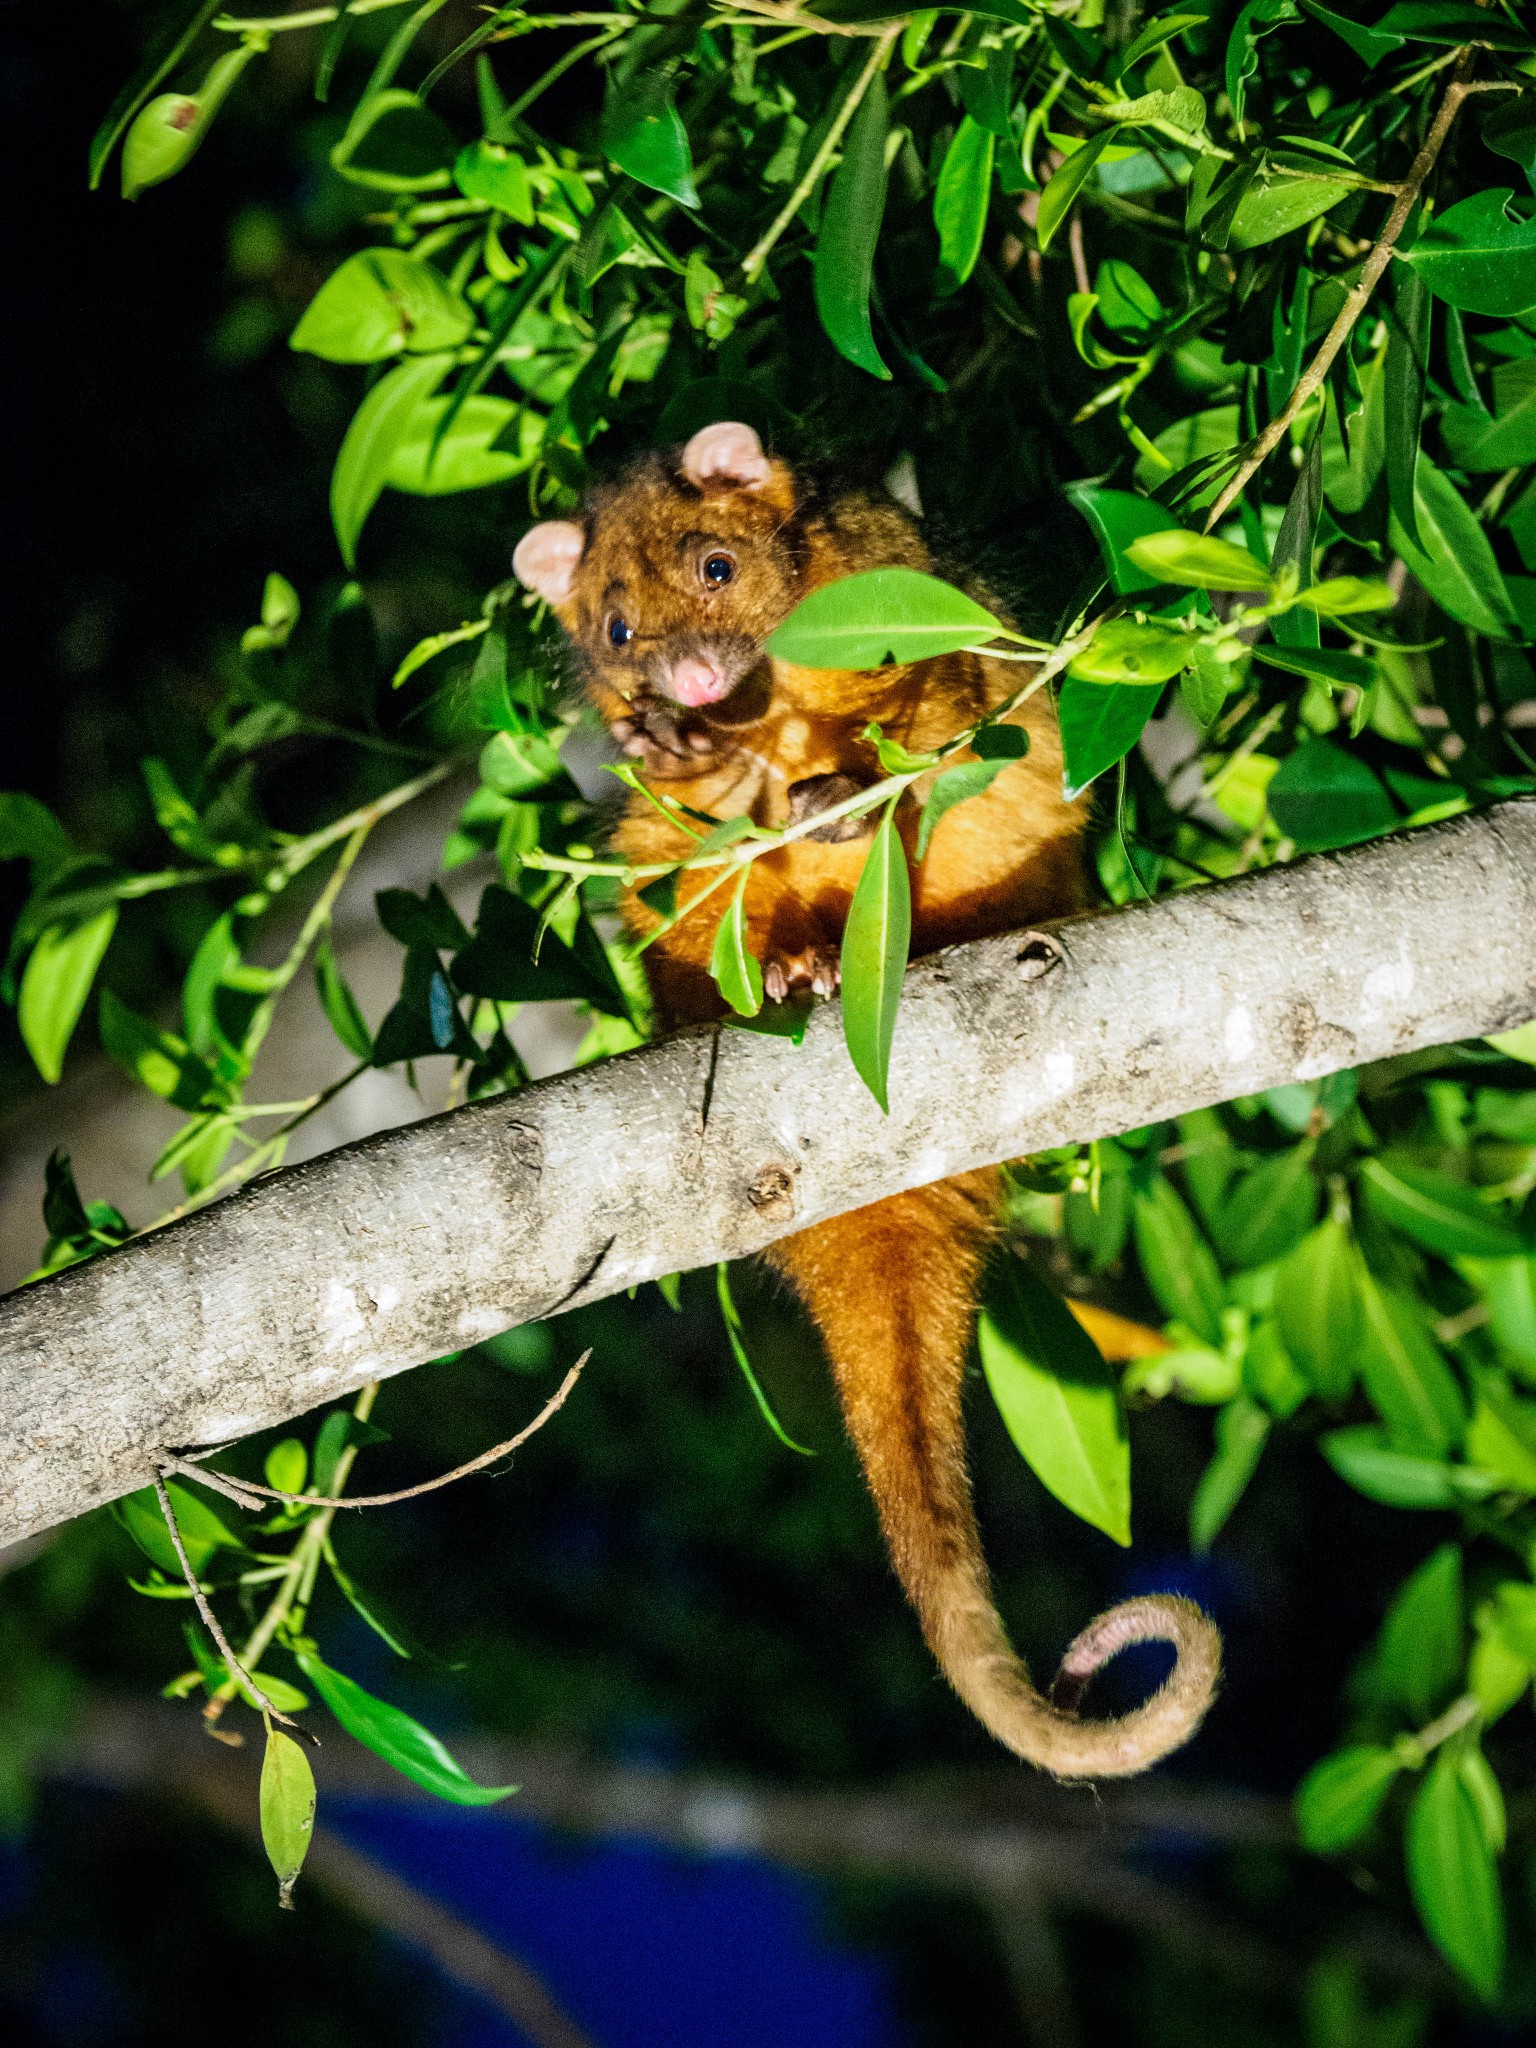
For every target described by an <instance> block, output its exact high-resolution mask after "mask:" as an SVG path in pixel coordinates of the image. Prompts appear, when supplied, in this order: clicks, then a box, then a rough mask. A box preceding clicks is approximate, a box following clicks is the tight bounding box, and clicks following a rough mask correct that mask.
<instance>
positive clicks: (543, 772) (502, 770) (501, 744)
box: [479, 732, 560, 796]
mask: <svg viewBox="0 0 1536 2048" xmlns="http://www.w3.org/2000/svg"><path fill="white" fill-rule="evenodd" d="M479 772H480V780H481V781H482V782H483V783H485V785H486V786H487V788H489V789H494V790H495V791H496V792H497V794H498V795H499V796H528V795H530V794H531V793H532V792H533V791H534V790H536V789H543V788H544V787H545V786H546V784H548V783H550V782H553V781H554V779H555V777H556V776H557V775H558V774H559V773H560V755H559V752H558V750H557V748H556V746H555V744H554V742H553V741H552V740H549V739H546V738H545V737H544V735H543V734H542V733H535V732H498V733H495V734H493V735H492V737H491V738H490V739H488V740H487V741H486V743H485V745H484V746H483V747H482V748H481V749H480V761H479Z"/></svg>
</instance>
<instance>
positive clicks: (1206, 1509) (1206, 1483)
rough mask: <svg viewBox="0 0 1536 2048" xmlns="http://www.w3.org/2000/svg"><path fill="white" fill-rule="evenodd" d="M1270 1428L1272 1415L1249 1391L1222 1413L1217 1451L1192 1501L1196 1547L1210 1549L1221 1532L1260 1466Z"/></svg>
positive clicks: (1191, 1524) (1192, 1534) (1218, 1420)
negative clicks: (1268, 1413) (1252, 1397)
mask: <svg viewBox="0 0 1536 2048" xmlns="http://www.w3.org/2000/svg"><path fill="white" fill-rule="evenodd" d="M1269 1429H1270V1422H1269V1417H1268V1416H1267V1415H1266V1414H1265V1413H1264V1410H1263V1409H1262V1408H1260V1407H1259V1406H1258V1404H1257V1402H1254V1401H1250V1400H1249V1399H1248V1397H1247V1395H1246V1394H1239V1395H1238V1396H1237V1398H1236V1399H1235V1400H1232V1401H1229V1402H1228V1403H1227V1404H1226V1406H1225V1407H1224V1408H1223V1409H1221V1410H1220V1412H1219V1413H1218V1415H1217V1417H1216V1452H1215V1455H1214V1456H1213V1457H1212V1459H1211V1462H1210V1463H1209V1464H1208V1465H1207V1466H1206V1468H1205V1470H1204V1471H1203V1472H1202V1473H1201V1475H1200V1483H1199V1485H1198V1486H1197V1487H1196V1488H1195V1491H1194V1495H1193V1497H1192V1498H1191V1500H1190V1503H1189V1543H1190V1548H1191V1549H1192V1550H1197V1551H1206V1550H1209V1549H1210V1547H1211V1545H1212V1544H1213V1543H1214V1542H1215V1541H1216V1538H1217V1537H1218V1536H1219V1535H1220V1534H1221V1531H1222V1529H1223V1528H1224V1527H1225V1526H1226V1522H1227V1518H1228V1516H1229V1515H1230V1514H1231V1513H1232V1510H1233V1509H1234V1508H1235V1507H1236V1506H1237V1504H1238V1502H1239V1501H1240V1500H1241V1499H1242V1497H1243V1494H1244V1492H1245V1491H1246V1490H1247V1486H1248V1482H1249V1480H1250V1479H1252V1477H1253V1475H1254V1473H1255V1472H1256V1471H1257V1470H1258V1468H1259V1459H1260V1458H1261V1457H1262V1456H1263V1452H1264V1446H1265V1444H1266V1443H1267V1442H1268V1440H1269Z"/></svg>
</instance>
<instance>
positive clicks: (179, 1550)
mask: <svg viewBox="0 0 1536 2048" xmlns="http://www.w3.org/2000/svg"><path fill="white" fill-rule="evenodd" d="M169 1462H170V1461H169V1460H167V1461H166V1463H169ZM155 1492H156V1494H157V1495H158V1496H159V1500H160V1512H161V1514H162V1515H164V1517H165V1526H166V1527H167V1529H169V1530H170V1532H171V1542H172V1544H173V1545H174V1546H175V1550H176V1555H177V1557H178V1559H179V1560H180V1562H181V1575H182V1577H183V1578H184V1579H185V1580H186V1582H187V1587H188V1590H189V1591H190V1593H191V1595H192V1598H193V1599H194V1600H195V1601H196V1602H197V1611H198V1613H199V1614H200V1615H201V1616H202V1617H203V1626H204V1627H205V1628H206V1629H207V1631H208V1633H209V1635H211V1636H212V1637H213V1640H214V1642H215V1643H216V1644H217V1645H218V1649H219V1655H220V1656H221V1657H222V1658H223V1659H224V1662H225V1665H226V1666H227V1668H228V1670H229V1673H230V1675H231V1677H233V1678H236V1679H238V1680H239V1682H240V1684H241V1685H243V1686H244V1687H245V1689H246V1690H247V1692H249V1693H250V1695H251V1698H252V1699H253V1700H254V1701H255V1702H256V1704H257V1706H258V1707H260V1709H261V1711H262V1712H263V1713H264V1714H270V1715H271V1716H272V1719H273V1720H274V1721H281V1722H282V1723H283V1725H284V1726H285V1727H287V1728H298V1726H299V1724H298V1722H297V1721H295V1720H294V1718H293V1716H292V1715H291V1714H285V1713H282V1712H281V1711H280V1710H279V1709H278V1708H277V1707H275V1706H274V1705H273V1704H272V1702H271V1700H269V1699H268V1698H267V1696H266V1694H265V1693H264V1692H263V1691H262V1689H261V1687H260V1686H259V1685H258V1684H257V1683H256V1681H255V1679H254V1678H253V1677H252V1676H251V1674H250V1672H249V1671H247V1670H246V1668H245V1666H244V1665H243V1664H242V1663H241V1662H240V1659H239V1658H238V1657H237V1656H236V1655H235V1653H234V1650H233V1649H232V1648H231V1646H230V1641H229V1638H228V1636H226V1635H225V1633H224V1631H223V1629H221V1628H220V1626H219V1618H218V1616H217V1615H216V1614H215V1613H214V1611H213V1608H212V1607H211V1606H210V1604H209V1601H208V1596H207V1594H206V1593H204V1591H203V1589H202V1585H201V1584H200V1582H199V1580H198V1576H197V1573H196V1572H195V1571H193V1569H192V1564H191V1560H190V1559H189V1558H188V1556H187V1549H186V1545H185V1544H184V1543H183V1542H182V1540H181V1531H180V1529H178V1528H177V1526H176V1510H175V1509H174V1508H173V1507H172V1506H171V1496H170V1495H169V1493H167V1492H166V1489H165V1479H164V1477H163V1475H162V1473H161V1472H157V1473H156V1474H155ZM299 1732H300V1733H301V1734H305V1733H306V1732H307V1731H305V1730H303V1729H300V1731H299ZM310 1739H311V1740H313V1738H312V1737H311V1738H310Z"/></svg>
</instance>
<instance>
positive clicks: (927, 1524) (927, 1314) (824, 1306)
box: [768, 1171, 1221, 1778]
mask: <svg viewBox="0 0 1536 2048" xmlns="http://www.w3.org/2000/svg"><path fill="white" fill-rule="evenodd" d="M996 1194H997V1177H996V1175H995V1173H993V1172H991V1171H984V1172H978V1173H971V1174H965V1175H962V1176H961V1177H960V1178H958V1179H956V1180H951V1181H945V1182H942V1183H940V1184H938V1185H936V1186H933V1187H927V1188H918V1189H915V1190H913V1192H911V1193H910V1194H905V1195H895V1196H892V1197H891V1198H890V1199H889V1200H888V1201H884V1202H877V1203H875V1204H873V1205H872V1206H871V1207H870V1208H867V1209H860V1210H857V1211H855V1212H854V1213H853V1214H852V1215H849V1216H841V1217H837V1218H835V1219H834V1220H833V1221H832V1222H829V1223H822V1224H818V1225H817V1226H816V1227H815V1228H814V1229H812V1230H807V1231H804V1232H802V1233H800V1234H799V1235H798V1236H795V1237H790V1238H785V1239H783V1240H781V1241H780V1243H778V1244H777V1245H775V1246H774V1247H773V1248H772V1249H771V1251H770V1252H769V1253H768V1257H769V1259H770V1260H771V1262H772V1263H773V1264H774V1265H775V1266H776V1267H778V1269H779V1270H780V1271H781V1272H782V1273H784V1274H785V1275H786V1276H787V1277H788V1278H789V1279H790V1280H791V1281H792V1282H793V1283H794V1285H795V1287H796V1288H797V1290H798V1291H799V1294H800V1296H801V1299H802V1300H803V1301H804V1303H805V1305H806V1307H807V1309H808V1310H809V1311H810V1314H811V1316H812V1317H813V1319H814V1320H815V1322H816V1324H817V1326H818V1327H819V1329H820V1331H821V1333H822V1338H823V1341H824V1342H825V1344H826V1347H827V1351H828V1353H829V1355H830V1357H831V1360H832V1367H833V1372H834V1374H835V1376H836V1380H837V1386H838V1392H839V1394H840V1395H841V1397H842V1404H843V1412H844V1415H845V1416H846V1418H847V1423H848V1430H849V1434H850V1435H851V1436H852V1438H853V1441H854V1444H855V1446H856V1448H857V1450H858V1453H859V1457H860V1459H861V1461H862V1463H863V1466H864V1472H865V1476H866V1477H867V1479H868V1481H869V1486H870V1491H871V1492H872V1493H873V1495H874V1497H875V1505H876V1507H877V1508H878V1510H879V1514H880V1521H881V1525H882V1527H883V1528H884V1531H885V1537H886V1542H887V1543H888V1544H889V1546H890V1552H891V1559H892V1562H893V1563H894V1565H895V1567H896V1572H897V1576H898V1577H899V1578H900V1580H901V1583H902V1585H903V1587H904V1588H905V1589H906V1593H907V1597H908V1598H909V1599H910V1600H911V1602H912V1605H913V1607H914V1608H915V1609H916V1610H917V1615H918V1619H919V1620H920V1622H921V1623H922V1629H923V1634H924V1636H925V1638H926V1639H927V1642H928V1646H929V1648H930V1649H931V1650H932V1651H933V1654H934V1655H935V1657H937V1659H938V1660H939V1663H940V1664H941V1665H942V1667H943V1669H944V1673H945V1676H946V1677H947V1678H948V1679H949V1682H950V1684H951V1685H952V1686H953V1687H954V1689H955V1691H956V1692H957V1693H958V1694H959V1695H960V1697H961V1699H963V1700H964V1701H965V1703H966V1705H967V1706H968V1707H969V1708H970V1709H971V1711H972V1713H973V1714H975V1715H976V1717H977V1719H978V1720H979V1721H980V1722H981V1723H982V1724H983V1726H984V1727H986V1728H988V1729H989V1730H990V1731H991V1733H992V1734H993V1735H995V1736H996V1737H997V1738H998V1740H999V1741H1000V1742H1003V1743H1006V1745H1007V1746H1008V1748H1009V1749H1011V1750H1013V1751H1014V1752H1015V1754H1016V1755H1018V1756H1021V1757H1023V1758H1024V1759H1025V1760H1026V1761H1027V1762H1029V1763H1032V1764H1036V1765H1038V1766H1039V1767H1040V1769H1042V1770H1045V1771H1049V1772H1051V1773H1052V1775H1053V1776H1055V1777H1058V1778H1121V1777H1129V1776H1131V1775H1132V1774H1133V1773H1135V1772H1137V1771H1144V1770H1146V1769H1148V1768H1149V1767H1150V1766H1151V1765H1152V1764H1155V1763H1156V1762H1157V1761H1158V1759H1159V1758H1160V1757H1164V1756H1166V1755H1167V1754H1168V1753H1169V1751H1170V1750H1174V1749H1177V1748H1178V1747H1179V1745H1180V1744H1181V1743H1183V1742H1186V1741H1187V1740H1188V1739H1189V1737H1190V1736H1191V1735H1192V1734H1193V1733H1194V1732H1195V1730H1196V1728H1197V1727H1198V1726H1199V1725H1200V1721H1201V1719H1202V1717H1203V1716H1204V1714H1205V1710H1206V1708H1207V1707H1208V1706H1209V1705H1210V1703H1211V1699H1212V1697H1213V1695H1214V1693H1215V1690H1216V1683H1217V1679H1218V1677H1219V1676H1220V1669H1221V1637H1220V1635H1219V1634H1218V1633H1217V1630H1216V1627H1215V1624H1214V1623H1213V1622H1212V1621H1211V1620H1210V1619H1209V1618H1208V1617H1207V1616H1206V1615H1205V1614H1203V1613H1202V1612H1201V1610H1200V1609H1199V1608H1198V1607H1196V1606H1195V1605H1194V1604H1193V1603H1192V1602H1191V1601H1188V1600H1181V1599H1177V1598H1175V1597H1174V1596H1172V1595H1169V1594H1150V1595H1146V1596H1144V1597H1142V1598H1140V1599H1136V1600H1128V1601H1126V1602H1125V1603H1124V1604H1123V1605H1121V1606H1119V1607H1112V1608H1110V1609H1109V1610H1108V1612H1106V1613H1104V1614H1101V1615H1100V1616H1099V1617H1098V1618H1097V1620H1095V1621H1093V1622H1091V1623H1090V1624H1089V1626H1088V1627H1087V1628H1086V1629H1084V1631H1083V1632H1082V1634H1081V1635H1080V1636H1078V1638H1077V1639H1076V1641H1075V1642H1074V1643H1073V1644H1072V1645H1071V1647H1070V1648H1069V1649H1068V1651H1067V1654H1066V1656H1065V1657H1064V1659H1063V1660H1062V1665H1061V1671H1060V1673H1059V1675H1058V1677H1057V1680H1056V1683H1055V1685H1054V1687H1053V1688H1052V1692H1051V1697H1050V1698H1049V1699H1047V1698H1045V1697H1043V1696H1042V1695H1041V1694H1040V1693H1039V1692H1037V1691H1036V1689H1035V1687H1034V1685H1033V1684H1032V1683H1031V1680H1030V1676H1029V1672H1028V1671H1027V1670H1026V1668H1025V1666H1024V1663H1023V1660H1022V1659H1021V1658H1020V1657H1019V1656H1018V1655H1017V1654H1016V1653H1015V1651H1014V1650H1013V1648H1012V1646H1011V1645H1010V1644H1009V1641H1008V1638H1007V1635H1006V1633H1005V1632H1004V1629H1003V1624H1002V1621H1001V1618H1000V1617H999V1615H998V1612H997V1609H996V1608H995V1607H994V1605H993V1603H992V1593H991V1588H990V1585H989V1582H988V1576H987V1567H986V1561H985V1559H984V1558H983V1556H982V1552H981V1539H980V1535H979V1533H978V1531H977V1527H976V1516H975V1510H974V1508H973V1506H972V1503H971V1488H970V1479H969V1476H968V1474H967V1471H966V1464H965V1436H964V1423H963V1420H962V1415H961V1388H962V1379H963V1374H964V1368H965V1357H966V1352H967V1349H968V1347H969V1344H970V1338H971V1325H972V1321H973V1318H974V1316H975V1305H976V1294H977V1288H978V1286H979V1283H980V1278H981V1270H982V1266H983V1264H984V1262H985V1259H986V1256H987V1252H988V1249H989V1246H990V1243H991V1240H992V1237H993V1221H992V1218H993V1214H994V1211H995V1208H996ZM1145 1642H1168V1643H1172V1644H1173V1646H1174V1648H1175V1650H1176V1651H1177V1661H1176V1663H1175V1664H1174V1668H1173V1670H1172V1671H1171V1672H1170V1673H1169V1675H1168V1678H1167V1679H1166V1681H1165V1682H1164V1684H1163V1685H1162V1686H1161V1687H1160V1689H1159V1690H1158V1691H1157V1692H1156V1693H1154V1694H1153V1696H1152V1697H1151V1698H1150V1699H1149V1700H1147V1701H1146V1702H1145V1703H1144V1704H1143V1705H1142V1706H1140V1707H1138V1708H1136V1709H1135V1711H1134V1712H1132V1713H1129V1714H1126V1715H1124V1716H1123V1717H1121V1718H1120V1719H1119V1720H1114V1721H1082V1720H1079V1719H1078V1718H1077V1715H1076V1712H1075V1711H1074V1710H1075V1708H1076V1706H1077V1703H1078V1700H1079V1699H1080V1698H1081V1696H1082V1693H1083V1691H1084V1689H1085V1688H1086V1686H1087V1684H1088V1682H1089V1680H1090V1679H1091V1678H1092V1677H1093V1675H1094V1673H1095V1672H1096V1671H1098V1670H1099V1669H1100V1667H1101V1666H1102V1665H1104V1664H1106V1663H1108V1661H1109V1660H1110V1658H1111V1657H1113V1656H1115V1655H1116V1654H1117V1652H1119V1651H1120V1650H1123V1649H1126V1648H1128V1647H1129V1646H1130V1645H1131V1644H1132V1643H1145Z"/></svg>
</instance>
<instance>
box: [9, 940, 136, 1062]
mask: <svg viewBox="0 0 1536 2048" xmlns="http://www.w3.org/2000/svg"><path fill="white" fill-rule="evenodd" d="M116 929H117V905H116V904H115V903H112V904H108V905H107V907H106V908H105V909H103V910H98V911H97V912H96V914H95V916H94V917H87V918H85V919H83V920H82V922H81V923H79V924H68V925H66V924H51V925H49V926H47V928H46V929H45V930H44V931H43V932H42V933H41V934H40V935H39V937H38V941H37V944H36V945H35V946H34V947H33V948H32V954H31V957H30V959H29V960H28V961H27V966H26V972H25V973H24V974H23V975H22V977H21V992H20V994H19V995H18V997H17V999H16V1022H17V1024H18V1025H19V1026H20V1028H21V1035H22V1038H23V1040H24V1041H25V1043H26V1048H27V1051H28V1052H29V1053H31V1055H32V1058H33V1061H34V1063H35V1064H36V1067H37V1071H38V1072H39V1073H40V1074H41V1075H42V1077H43V1079H44V1080H45V1081H57V1080H58V1078H59V1076H60V1074H62V1073H63V1071H64V1054H65V1052H66V1051H67V1049H68V1047H69V1041H70V1039H71V1038H72V1037H73V1035H74V1029H75V1026H76V1024H77V1023H78V1022H79V1021H80V1012H81V1011H82V1010H83V1009H84V1008H85V999H86V997H87V996H88V995H89V994H90V992H91V983H92V982H93V981H94V980H95V979H96V970H97V968H98V967H99V966H100V965H101V958H102V955H103V954H104V953H105V952H106V950H107V947H108V945H109V944H110V943H111V939H112V934H113V932H114V931H115V930H116Z"/></svg>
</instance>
